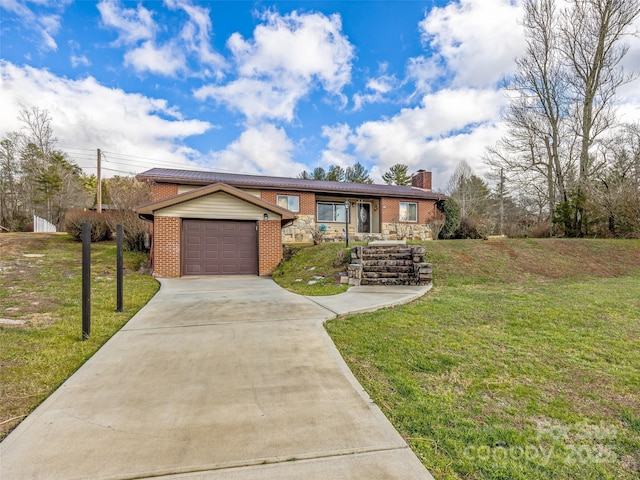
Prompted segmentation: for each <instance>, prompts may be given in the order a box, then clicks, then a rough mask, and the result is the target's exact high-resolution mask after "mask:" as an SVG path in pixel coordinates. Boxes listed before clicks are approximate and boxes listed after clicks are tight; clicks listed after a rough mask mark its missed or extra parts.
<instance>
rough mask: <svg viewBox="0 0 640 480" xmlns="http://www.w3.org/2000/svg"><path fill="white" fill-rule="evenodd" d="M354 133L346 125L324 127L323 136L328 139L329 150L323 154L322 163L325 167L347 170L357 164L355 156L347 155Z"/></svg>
mask: <svg viewBox="0 0 640 480" xmlns="http://www.w3.org/2000/svg"><path fill="white" fill-rule="evenodd" d="M352 134H353V132H352V131H351V127H350V126H349V125H347V124H346V123H342V124H339V125H335V126H333V127H330V126H327V125H325V126H323V127H322V136H323V137H326V138H327V149H326V150H324V151H323V152H322V156H321V158H320V163H321V164H322V165H323V166H325V167H330V166H331V165H338V166H340V167H342V168H347V167H348V166H351V165H353V164H354V163H355V162H356V158H355V156H354V155H352V154H350V153H347V150H348V149H349V148H350V145H351V140H350V138H351V136H352Z"/></svg>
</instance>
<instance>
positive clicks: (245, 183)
mask: <svg viewBox="0 0 640 480" xmlns="http://www.w3.org/2000/svg"><path fill="white" fill-rule="evenodd" d="M137 178H138V179H140V180H150V181H154V182H157V183H178V184H181V185H200V186H204V185H210V184H212V183H218V182H220V183H225V184H227V185H232V186H234V187H241V188H260V189H263V190H293V191H301V192H316V193H334V194H348V195H370V196H382V197H402V198H420V199H426V200H440V199H442V198H444V195H441V194H438V193H434V192H432V191H430V190H423V189H421V188H415V187H403V186H398V185H378V184H367V183H351V182H334V181H328V180H305V179H302V178H288V177H269V176H263V175H241V174H237V173H221V172H198V171H192V170H175V169H171V168H152V169H151V170H147V171H146V172H143V173H140V174H139V175H138V176H137Z"/></svg>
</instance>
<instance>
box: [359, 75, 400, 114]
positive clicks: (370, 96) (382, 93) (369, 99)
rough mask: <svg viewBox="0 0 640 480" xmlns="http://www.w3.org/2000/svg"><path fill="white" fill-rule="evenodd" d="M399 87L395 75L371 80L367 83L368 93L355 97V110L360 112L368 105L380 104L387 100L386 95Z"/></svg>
mask: <svg viewBox="0 0 640 480" xmlns="http://www.w3.org/2000/svg"><path fill="white" fill-rule="evenodd" d="M397 85H398V80H397V79H396V77H395V76H393V75H381V76H380V77H377V78H370V79H369V80H368V81H367V85H366V90H367V91H366V92H365V93H356V94H355V95H354V96H353V103H354V106H353V109H354V110H360V109H361V108H362V107H363V106H364V105H366V104H367V103H378V102H383V101H385V100H386V94H388V93H389V92H391V91H392V90H394V89H395V88H396V86H397Z"/></svg>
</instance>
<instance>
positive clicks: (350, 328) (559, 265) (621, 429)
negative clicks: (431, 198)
mask: <svg viewBox="0 0 640 480" xmlns="http://www.w3.org/2000/svg"><path fill="white" fill-rule="evenodd" d="M427 248H428V250H429V251H430V256H431V261H433V262H434V274H435V277H436V286H435V288H434V289H433V290H432V291H431V292H430V293H428V294H427V295H426V296H425V297H423V298H422V299H420V300H418V301H416V302H413V303H412V304H410V305H406V306H402V307H398V308H395V309H390V310H383V311H379V312H377V313H372V314H362V315H356V316H352V317H349V318H341V319H336V320H333V321H331V322H329V323H328V324H327V330H328V331H329V334H330V335H331V337H332V338H333V340H334V342H335V343H336V345H337V346H338V349H339V350H340V352H341V353H342V355H343V356H344V358H345V360H346V361H347V363H348V364H349V366H350V368H351V369H352V371H353V372H354V374H355V375H356V377H357V378H358V379H359V380H360V382H361V383H362V385H363V386H364V388H365V389H366V390H367V391H368V392H369V394H370V395H371V397H372V398H373V399H374V401H375V402H376V403H377V404H378V405H379V406H380V408H381V409H382V410H383V411H384V413H385V414H386V415H387V416H388V418H389V419H390V420H391V422H392V423H393V424H394V425H395V426H396V428H398V430H399V431H400V432H401V434H402V435H403V436H404V437H405V439H406V440H407V442H408V443H409V444H410V446H411V447H412V448H413V450H414V451H415V452H416V454H417V455H418V457H419V458H420V459H421V460H422V462H423V463H424V464H425V466H426V467H427V468H428V469H429V470H430V471H431V473H432V474H433V475H434V477H435V478H436V479H460V478H463V479H480V478H487V479H489V478H491V479H498V478H500V479H550V478H563V479H564V478H574V479H591V478H593V479H601V478H610V479H619V478H628V479H631V478H638V475H639V473H640V242H637V241H636V242H623V241H621V242H608V241H596V242H590V241H576V242H567V241H556V240H552V241H546V242H545V241H509V242H506V243H504V244H500V245H496V244H489V243H488V242H433V243H430V244H427Z"/></svg>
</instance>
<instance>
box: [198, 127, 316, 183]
mask: <svg viewBox="0 0 640 480" xmlns="http://www.w3.org/2000/svg"><path fill="white" fill-rule="evenodd" d="M293 150H294V145H293V143H292V142H291V139H289V137H288V136H287V133H286V132H285V131H284V129H282V128H277V127H276V126H274V125H272V124H269V123H265V124H261V125H256V126H251V127H248V128H247V129H246V130H245V131H244V132H243V133H242V134H241V135H240V137H239V138H238V139H237V140H236V141H234V142H232V143H231V144H230V145H229V146H228V147H227V148H226V149H225V150H223V151H220V152H214V153H212V154H211V156H212V160H211V161H210V162H209V165H208V166H209V167H211V168H213V169H219V170H225V171H232V172H243V173H259V174H264V175H276V176H284V177H293V176H295V175H296V174H297V173H299V172H301V171H302V170H304V169H306V168H307V167H306V166H305V165H303V164H302V163H298V162H295V161H294V160H293V158H292V154H293Z"/></svg>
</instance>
